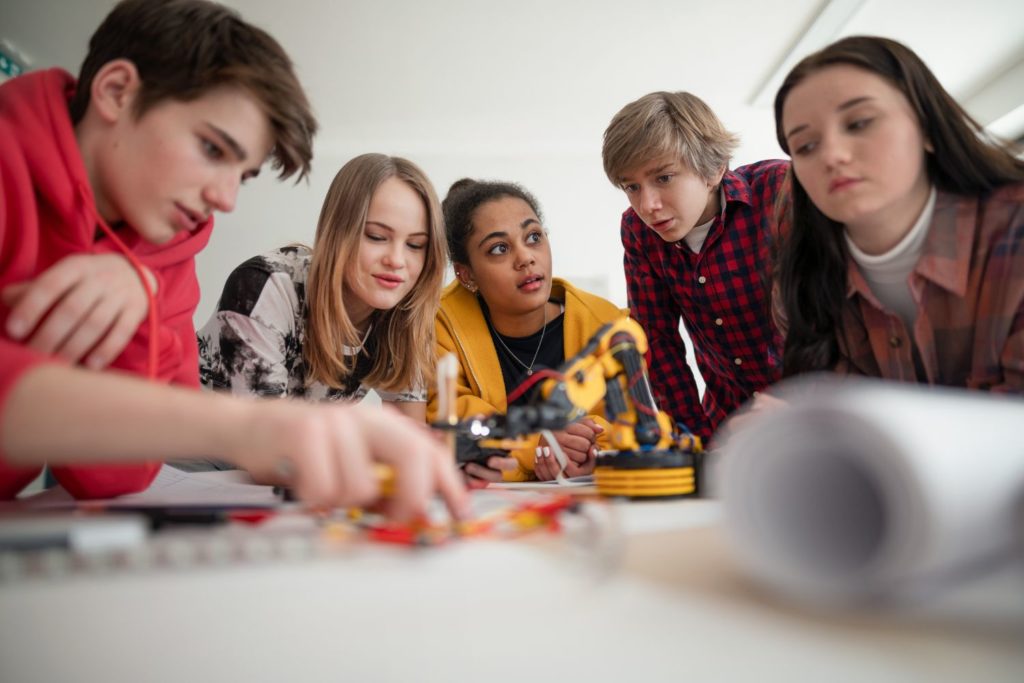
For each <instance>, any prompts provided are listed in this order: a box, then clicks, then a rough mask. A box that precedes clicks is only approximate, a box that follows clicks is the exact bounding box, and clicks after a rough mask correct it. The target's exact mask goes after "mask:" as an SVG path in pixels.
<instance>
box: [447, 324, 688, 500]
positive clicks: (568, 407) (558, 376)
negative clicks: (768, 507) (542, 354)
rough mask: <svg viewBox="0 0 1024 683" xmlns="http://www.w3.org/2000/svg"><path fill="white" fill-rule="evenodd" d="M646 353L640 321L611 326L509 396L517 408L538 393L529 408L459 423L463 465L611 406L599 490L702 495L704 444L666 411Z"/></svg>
mask: <svg viewBox="0 0 1024 683" xmlns="http://www.w3.org/2000/svg"><path fill="white" fill-rule="evenodd" d="M646 352H647V336H646V335H645V334H644V331H643V328H641V327H640V325H639V324H638V323H637V322H636V321H634V320H632V319H631V318H620V319H619V320H616V321H614V322H612V323H609V324H607V325H605V326H604V327H602V328H601V329H600V330H598V331H597V333H596V334H595V335H594V336H593V337H592V338H591V340H590V341H589V342H588V343H587V345H586V346H585V347H584V348H583V349H581V350H580V352H579V353H578V354H576V355H575V356H574V357H573V358H571V359H569V360H568V361H566V362H565V363H564V364H563V365H562V366H561V367H560V368H559V369H558V370H544V371H540V372H538V373H536V374H535V375H534V376H533V377H532V378H531V379H528V380H527V382H526V383H524V385H523V386H520V387H519V388H517V389H516V390H515V391H513V392H512V393H511V394H510V395H509V400H510V402H511V401H512V400H514V399H515V398H516V397H517V395H520V394H522V393H524V392H527V391H529V392H532V394H531V396H530V398H529V399H528V401H527V404H526V405H515V406H511V407H510V408H509V409H508V412H507V413H506V414H505V415H504V416H500V415H492V416H489V417H487V418H485V419H480V420H470V421H468V423H463V424H461V425H459V429H458V434H459V437H460V438H459V444H460V446H459V448H457V450H458V451H460V452H459V453H458V456H459V459H460V460H463V461H466V460H472V459H474V458H475V457H479V452H480V451H481V450H486V449H487V448H492V449H493V448H502V447H503V446H506V445H507V444H508V443H509V439H514V438H515V437H517V436H522V435H525V434H530V433H534V432H539V431H541V430H543V429H563V428H564V427H566V426H567V425H569V424H570V423H572V422H574V421H576V420H578V419H580V418H582V417H583V416H585V415H587V414H588V413H591V412H593V410H594V408H595V407H597V406H598V405H599V404H600V403H601V402H602V400H603V401H604V413H605V417H606V418H607V420H608V422H609V423H610V424H611V434H610V437H611V442H612V444H613V446H614V449H613V450H611V451H608V452H604V453H602V454H601V455H600V456H599V458H598V463H597V467H596V469H595V471H594V476H595V481H596V483H597V487H598V491H599V492H601V493H604V494H607V495H613V496H629V497H634V498H645V497H666V496H685V495H691V494H694V493H696V479H697V477H696V468H697V467H698V460H699V454H700V452H701V444H700V439H699V438H698V437H696V436H694V435H692V434H690V433H689V432H688V431H684V432H682V433H680V431H679V430H677V429H675V427H674V425H673V423H672V419H671V418H670V417H669V416H668V414H667V413H665V412H663V411H660V410H658V407H657V405H656V403H655V401H654V396H653V395H652V394H651V388H650V383H649V381H648V378H647V368H646V364H645V363H644V354H645V353H646ZM531 380H532V381H531ZM470 451H475V452H472V453H470ZM467 453H468V454H467Z"/></svg>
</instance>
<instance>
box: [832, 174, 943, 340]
mask: <svg viewBox="0 0 1024 683" xmlns="http://www.w3.org/2000/svg"><path fill="white" fill-rule="evenodd" d="M935 197H936V192H935V188H934V187H933V188H932V191H931V194H930V195H928V201H927V202H925V205H924V209H923V210H922V211H921V215H920V216H918V218H917V221H916V222H915V223H914V226H913V227H912V228H910V232H908V233H907V234H906V235H904V236H903V239H901V240H900V241H899V243H897V244H896V246H894V247H893V248H892V249H890V250H889V251H887V252H885V253H884V254H878V255H871V254H865V253H864V252H863V251H861V250H860V249H858V248H857V245H856V244H854V243H853V240H851V239H850V234H849V233H848V232H844V233H843V235H844V237H845V238H846V245H847V247H849V249H850V256H851V257H852V258H853V260H854V262H855V263H856V264H857V265H858V266H859V267H860V271H861V273H863V275H864V279H865V280H866V281H867V283H868V286H869V287H870V288H871V291H872V293H873V294H874V295H875V297H876V298H877V299H878V301H879V302H880V303H881V304H882V306H883V307H885V309H886V310H889V311H892V312H893V313H895V314H896V315H898V316H899V317H900V318H902V319H903V323H904V324H905V325H906V326H907V329H908V330H912V329H913V327H914V319H915V318H916V316H917V304H916V303H915V302H914V297H913V296H912V295H911V293H910V282H909V280H910V273H911V272H912V271H913V270H914V266H915V265H917V261H918V259H919V258H921V252H922V250H923V249H924V242H925V239H926V238H927V237H928V226H929V225H931V222H932V214H934V213H935Z"/></svg>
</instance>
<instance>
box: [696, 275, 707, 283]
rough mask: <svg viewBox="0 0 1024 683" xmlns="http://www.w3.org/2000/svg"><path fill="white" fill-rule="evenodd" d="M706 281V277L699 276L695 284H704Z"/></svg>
mask: <svg viewBox="0 0 1024 683" xmlns="http://www.w3.org/2000/svg"><path fill="white" fill-rule="evenodd" d="M707 281H708V279H707V278H706V277H704V276H703V275H701V276H700V277H699V278H697V282H699V283H701V284H704V283H705V282H707Z"/></svg>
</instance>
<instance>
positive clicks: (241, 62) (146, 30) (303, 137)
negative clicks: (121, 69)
mask: <svg viewBox="0 0 1024 683" xmlns="http://www.w3.org/2000/svg"><path fill="white" fill-rule="evenodd" d="M115 59H127V60H129V61H131V62H132V63H133V64H134V65H135V68H136V69H138V72H139V77H140V78H141V80H142V86H141V89H140V91H139V97H138V99H137V101H136V111H135V115H136V116H137V117H141V116H142V115H143V114H145V113H146V111H148V110H149V109H150V108H151V107H153V106H154V105H155V104H157V103H159V102H161V101H162V100H165V99H175V100H180V101H185V102H187V101H190V100H194V99H196V98H199V97H202V96H203V95H204V94H206V93H207V92H209V91H210V90H212V89H214V88H217V87H221V86H234V87H239V88H244V89H245V90H246V91H248V92H249V93H251V94H252V96H253V97H255V98H256V101H257V102H259V105H260V107H261V108H262V110H263V112H264V114H265V115H266V116H267V119H268V120H269V122H270V126H271V130H272V132H273V137H274V148H273V151H272V153H271V154H272V156H273V161H272V167H273V168H274V169H275V170H277V171H280V177H281V178H287V177H289V176H291V175H292V174H293V173H295V172H299V176H298V178H299V179H300V180H301V179H302V178H303V177H304V176H305V175H306V174H308V173H309V170H310V161H311V160H312V157H313V134H314V133H315V132H316V128H317V124H316V119H315V118H314V117H313V114H312V112H311V110H310V105H309V101H308V100H307V99H306V94H305V92H304V91H303V90H302V86H301V85H300V84H299V80H298V78H296V76H295V72H294V69H293V67H292V62H291V60H290V59H289V58H288V55H287V54H286V53H285V51H284V49H283V48H282V47H281V46H280V45H279V44H278V42H277V41H276V40H274V39H273V38H272V37H271V36H270V35H269V34H267V33H266V32H265V31H263V30H262V29H259V28H256V27H255V26H252V25H251V24H248V23H246V22H244V21H243V20H242V19H241V17H240V16H239V15H238V13H237V12H235V11H234V10H232V9H229V8H227V7H223V6H222V5H218V4H216V3H213V2H206V1H205V0H123V2H120V3H118V4H117V6H116V7H114V9H113V10H112V11H111V12H110V14H108V15H107V18H106V19H104V20H103V23H102V24H100V26H99V28H97V29H96V32H95V33H93V35H92V38H91V39H90V41H89V53H88V54H87V55H86V57H85V61H84V62H82V69H81V72H80V73H79V76H78V87H77V89H76V91H75V94H74V96H73V98H72V99H71V102H70V105H69V107H70V111H71V120H72V121H73V122H74V123H78V122H79V121H81V119H82V117H83V116H85V112H86V109H88V107H89V94H90V90H91V89H92V81H93V78H94V77H95V76H96V73H97V72H98V71H99V69H100V68H101V67H102V66H103V65H104V64H106V63H108V62H110V61H112V60H115Z"/></svg>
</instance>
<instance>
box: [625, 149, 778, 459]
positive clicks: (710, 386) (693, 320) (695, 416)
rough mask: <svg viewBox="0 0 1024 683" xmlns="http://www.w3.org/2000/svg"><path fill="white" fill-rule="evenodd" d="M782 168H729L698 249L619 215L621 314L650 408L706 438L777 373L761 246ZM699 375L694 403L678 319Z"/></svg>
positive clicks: (630, 215) (768, 240)
mask: <svg viewBox="0 0 1024 683" xmlns="http://www.w3.org/2000/svg"><path fill="white" fill-rule="evenodd" d="M788 169H789V162H786V161H780V160H770V161H761V162H758V163H756V164H751V165H749V166H741V167H740V168H737V169H736V170H734V171H729V172H727V173H726V174H725V177H724V178H723V179H722V187H723V189H724V193H725V202H724V206H723V208H722V212H721V213H720V214H719V215H718V216H717V217H716V218H715V222H714V224H713V225H712V226H711V230H710V231H709V232H708V236H707V239H706V240H705V241H704V246H703V247H702V248H701V250H700V253H697V254H695V253H693V252H692V251H691V250H690V248H689V247H688V246H687V245H686V243H685V242H684V241H682V240H680V241H678V242H675V243H669V242H665V241H664V240H663V239H661V238H660V237H659V236H658V235H657V234H656V233H655V232H654V231H653V230H651V229H650V228H648V227H647V226H646V225H645V224H644V222H643V221H642V220H641V219H640V217H639V216H637V215H636V213H635V212H634V211H633V209H628V210H627V211H626V212H625V213H624V214H623V215H622V245H623V247H625V252H626V253H625V259H624V260H625V270H626V284H627V287H628V295H629V309H630V313H631V315H632V316H633V317H634V318H635V319H636V320H637V321H638V322H639V323H640V324H641V325H642V326H643V328H644V331H645V332H646V333H647V336H648V340H649V343H650V350H649V352H648V355H647V362H648V366H649V368H650V375H651V387H652V389H653V390H654V396H655V398H656V399H657V400H658V404H659V407H660V408H661V409H662V410H665V411H666V412H668V414H669V415H672V416H673V418H674V419H676V420H677V421H679V422H682V423H683V424H684V425H686V426H687V427H688V428H689V429H690V430H691V431H693V432H694V433H696V434H698V435H699V436H700V437H701V438H702V439H704V440H705V441H707V440H708V439H709V438H710V436H711V434H712V433H713V432H714V430H715V428H716V427H717V426H718V424H719V423H720V422H721V421H722V420H723V419H724V418H725V417H726V416H727V415H728V414H729V413H731V412H732V411H733V410H735V409H736V408H737V407H738V406H739V405H740V404H741V403H742V402H743V401H745V400H746V399H747V398H749V397H750V395H751V394H752V393H753V392H754V391H758V390H760V389H763V388H764V387H766V386H767V385H769V384H771V383H773V382H775V381H777V380H778V379H779V378H780V376H781V371H782V361H781V358H782V356H781V350H782V337H781V336H780V335H779V333H778V332H777V331H776V329H775V326H774V324H773V323H772V319H771V312H770V308H769V303H768V299H769V295H770V283H771V272H770V270H771V244H772V240H773V238H774V236H775V235H776V234H777V231H778V225H777V219H776V216H777V215H778V213H777V211H776V209H775V204H776V197H777V196H778V195H779V194H780V192H782V189H783V185H784V181H785V178H786V172H787V170H788ZM680 320H682V321H683V323H684V324H685V325H686V330H687V332H689V335H690V338H691V339H692V341H693V348H694V356H695V357H696V360H697V367H698V368H699V369H700V373H701V375H702V376H703V377H704V382H705V385H706V386H705V389H704V401H703V405H701V401H700V398H699V396H698V393H697V385H696V383H695V382H694V378H693V373H692V372H691V371H690V367H689V365H687V363H686V347H685V346H684V344H683V339H682V336H681V335H680V333H679V321H680Z"/></svg>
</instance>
